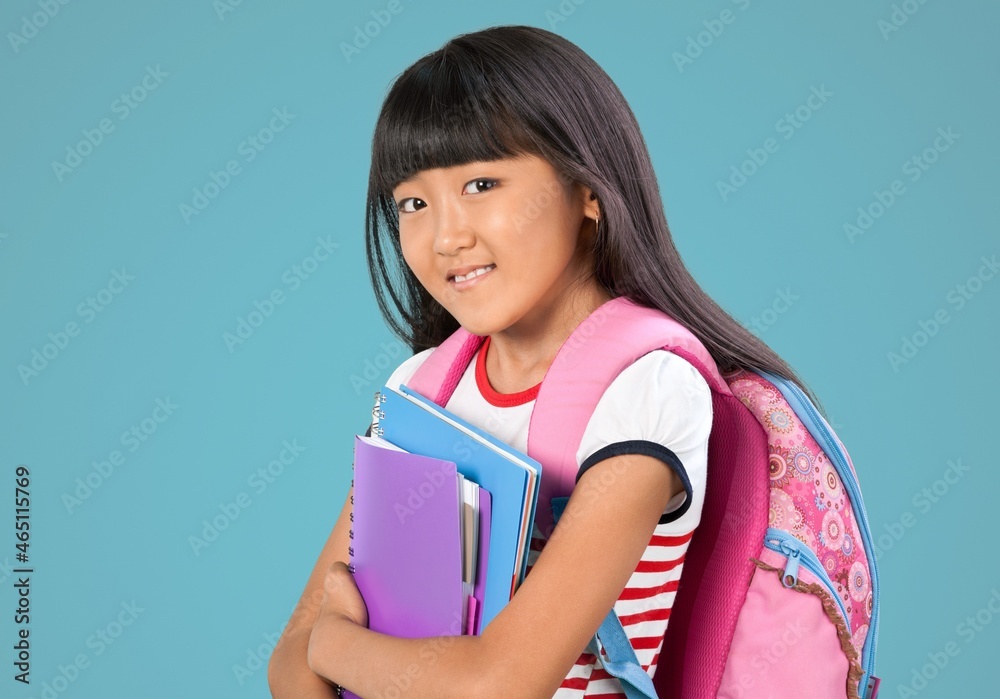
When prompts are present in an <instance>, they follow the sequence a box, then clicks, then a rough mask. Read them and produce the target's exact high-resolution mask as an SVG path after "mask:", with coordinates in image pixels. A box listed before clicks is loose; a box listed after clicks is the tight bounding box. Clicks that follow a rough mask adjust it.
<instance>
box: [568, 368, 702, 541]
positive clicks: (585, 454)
mask: <svg viewBox="0 0 1000 699" xmlns="http://www.w3.org/2000/svg"><path fill="white" fill-rule="evenodd" d="M711 427H712V392H711V389H710V388H709V387H708V382H706V381H705V379H704V377H703V376H702V375H701V374H700V373H699V372H698V370H697V369H695V368H694V366H693V365H692V364H691V363H690V362H688V361H687V360H685V359H684V358H682V357H680V356H678V355H676V354H674V353H673V352H668V351H666V350H653V351H652V352H649V353H647V354H645V355H643V356H642V357H640V358H639V359H637V360H636V361H635V362H634V363H633V364H631V365H630V366H628V367H626V368H625V370H624V371H622V373H621V374H619V375H618V377H617V378H616V379H615V380H614V381H613V382H612V384H611V385H610V386H609V387H608V389H607V390H606V391H605V392H604V395H603V396H601V399H600V401H599V402H598V404H597V407H596V408H595V409H594V413H593V415H591V417H590V421H589V422H588V423H587V428H586V430H585V431H584V435H583V439H582V440H581V442H580V449H579V450H578V451H577V463H578V464H579V471H578V472H577V480H578V481H579V479H580V476H582V475H583V473H584V472H585V471H586V470H587V469H588V468H590V467H591V466H594V465H595V464H597V463H599V462H601V461H603V460H604V459H607V458H609V457H612V456H618V455H620V454H644V455H647V456H653V457H656V458H658V459H660V460H661V461H663V462H664V464H666V466H667V467H668V468H670V469H672V470H673V471H674V472H675V473H677V475H678V477H679V478H680V479H681V482H682V483H683V484H684V490H683V492H681V493H679V494H678V495H676V496H675V497H674V498H672V499H671V500H670V502H669V503H667V507H666V508H665V509H664V511H663V515H662V516H661V517H660V522H659V523H660V524H665V523H667V522H674V521H678V520H681V519H683V524H684V526H685V527H690V528H693V527H694V526H697V524H698V522H699V521H700V519H701V509H702V506H703V504H704V500H705V483H706V475H707V471H708V435H709V432H710V431H711Z"/></svg>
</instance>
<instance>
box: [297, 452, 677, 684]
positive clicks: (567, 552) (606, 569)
mask: <svg viewBox="0 0 1000 699" xmlns="http://www.w3.org/2000/svg"><path fill="white" fill-rule="evenodd" d="M682 491H683V485H682V484H681V481H680V479H679V478H678V477H677V475H676V474H675V473H674V471H673V470H672V469H670V468H669V467H668V466H667V465H666V464H664V463H663V462H662V461H660V460H659V459H656V458H654V457H651V456H645V455H638V454H624V455H620V456H615V457H611V458H608V459H605V460H604V461H602V462H600V463H599V464H597V465H595V466H593V467H591V468H589V469H588V470H587V471H585V472H584V474H583V476H581V478H580V481H579V482H578V483H577V484H576V487H575V488H574V490H573V492H572V495H571V497H570V499H569V501H568V503H567V505H566V509H565V511H564V512H563V515H562V517H561V518H560V520H559V524H558V525H557V526H556V528H555V530H554V531H553V533H552V536H551V537H550V539H549V541H548V542H547V543H546V544H545V548H544V549H543V550H542V552H541V554H540V555H539V557H538V560H537V561H536V562H535V564H534V566H533V567H532V569H531V574H530V575H528V576H527V577H526V578H525V580H524V582H523V583H522V585H521V587H520V588H519V589H518V591H517V594H515V595H514V598H513V599H512V600H511V601H510V602H509V603H508V604H507V606H506V607H504V609H503V610H502V611H501V612H500V613H499V614H498V615H497V617H496V618H495V619H493V621H492V622H491V623H490V624H489V625H488V626H487V627H486V629H485V630H484V631H483V634H482V635H481V636H439V637H435V638H424V639H404V638H396V637H393V636H388V635H385V634H380V633H376V632H373V631H370V630H369V629H366V628H364V627H363V626H359V625H358V624H355V623H353V622H352V621H350V620H348V619H345V618H344V617H341V616H338V615H335V614H330V615H324V616H323V618H322V619H321V620H320V621H319V623H317V624H316V626H315V629H314V632H313V634H312V641H311V643H310V647H309V661H310V666H311V667H312V669H313V670H314V671H315V672H317V673H318V674H319V675H321V676H323V677H327V678H329V679H330V680H331V681H335V682H337V683H339V684H342V685H344V686H345V687H347V688H348V689H350V690H352V691H353V692H354V693H356V694H358V695H359V696H372V697H375V696H394V695H396V694H399V695H401V696H406V697H408V698H409V699H425V698H426V699H431V698H433V699H447V698H448V697H461V698H462V699H465V698H466V697H470V696H474V697H483V698H488V697H511V696H516V697H538V698H539V699H543V698H544V699H548V698H549V697H551V696H552V695H553V694H554V693H555V692H556V690H557V689H558V688H559V685H560V684H561V683H562V681H563V679H564V678H565V677H566V674H567V673H568V672H569V671H570V669H571V668H572V667H573V664H574V662H575V661H576V660H577V659H578V658H579V657H580V654H581V653H583V652H584V650H585V648H586V646H587V643H588V642H589V640H590V638H591V637H592V636H593V635H594V633H596V631H597V628H598V627H599V626H600V624H601V622H602V621H603V620H604V618H605V617H606V616H607V614H608V611H609V610H610V609H611V608H612V607H613V606H614V603H615V602H616V601H617V599H618V596H619V595H620V594H621V591H622V590H623V589H624V587H625V585H626V583H627V582H628V580H629V578H630V577H631V576H632V573H633V572H634V571H635V568H636V566H637V565H638V563H639V560H640V558H641V557H642V554H643V552H644V551H645V549H646V546H647V545H648V544H649V541H650V539H651V537H652V535H653V531H654V529H655V527H656V525H657V524H658V522H659V518H660V515H661V514H662V513H663V510H664V508H666V506H667V503H668V502H669V501H670V498H672V497H673V496H674V495H676V494H678V493H680V492H682Z"/></svg>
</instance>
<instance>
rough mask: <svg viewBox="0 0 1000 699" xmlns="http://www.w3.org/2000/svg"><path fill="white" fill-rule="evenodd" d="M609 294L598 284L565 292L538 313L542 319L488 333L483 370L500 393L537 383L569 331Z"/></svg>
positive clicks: (604, 300)
mask: <svg viewBox="0 0 1000 699" xmlns="http://www.w3.org/2000/svg"><path fill="white" fill-rule="evenodd" d="M611 298H612V296H611V295H610V294H609V293H608V292H607V291H606V290H605V289H604V288H603V287H601V286H600V285H598V284H593V285H591V286H588V287H587V288H586V290H581V291H578V293H576V294H572V295H568V296H567V297H566V298H565V299H563V300H561V301H558V302H557V303H556V304H555V305H556V306H558V307H550V308H547V309H544V313H542V314H540V315H541V316H542V317H543V318H544V319H545V320H544V321H540V322H538V323H536V324H535V325H534V326H533V327H531V328H530V329H528V330H525V329H524V328H523V327H522V326H521V324H519V328H518V329H517V330H516V331H515V330H513V329H510V328H508V329H507V330H503V331H501V332H497V333H494V334H492V335H491V336H490V347H489V352H488V353H487V356H486V373H487V375H488V376H489V379H490V384H491V385H492V386H493V388H494V389H495V390H497V391H499V392H501V393H516V392H518V391H523V390H525V389H528V388H531V387H532V386H534V385H536V384H537V383H539V382H540V381H541V380H542V379H543V378H544V377H545V372H547V371H548V369H549V366H550V365H551V364H552V360H554V359H555V356H556V354H557V353H558V352H559V348H560V347H562V346H563V344H564V343H565V342H566V340H567V339H568V338H569V336H570V335H571V334H572V333H573V331H574V330H575V329H576V328H577V326H579V325H580V323H581V322H583V320H584V319H586V318H587V316H589V315H590V314H591V313H593V312H594V311H595V310H596V309H597V308H599V307H600V306H601V305H602V304H604V303H605V302H607V301H609V300H611Z"/></svg>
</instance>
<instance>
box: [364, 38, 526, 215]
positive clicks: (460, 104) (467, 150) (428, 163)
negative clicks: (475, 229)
mask: <svg viewBox="0 0 1000 699" xmlns="http://www.w3.org/2000/svg"><path fill="white" fill-rule="evenodd" d="M428 58H430V59H433V60H427V61H422V62H420V63H418V64H417V65H415V66H413V67H412V68H411V69H410V70H409V71H407V72H405V73H404V74H403V75H402V76H400V78H399V80H397V82H396V83H395V84H394V85H393V87H392V89H391V91H390V92H389V95H388V96H387V97H386V101H385V104H384V106H383V108H382V113H381V114H380V115H379V120H378V124H377V126H376V129H375V133H374V136H373V139H372V163H373V165H374V168H373V171H372V184H373V185H374V186H375V187H376V189H377V191H378V192H379V193H381V194H382V196H384V197H386V198H391V192H392V190H393V189H394V188H395V187H396V186H397V185H398V184H399V183H400V182H402V181H403V180H406V179H409V178H410V177H412V176H413V175H415V174H416V173H418V172H419V171H421V170H427V169H430V168H439V167H452V166H455V165H464V164H466V163H470V162H475V161H489V160H498V159H501V158H508V157H514V156H518V155H522V154H526V153H533V154H539V155H540V150H539V146H538V145H537V138H536V137H535V136H534V135H533V134H532V133H531V132H530V131H529V130H528V129H527V128H526V127H525V126H524V121H523V120H522V119H521V118H519V117H518V116H517V115H516V114H515V113H514V112H513V111H512V110H511V109H510V108H509V107H508V106H505V105H511V104H516V103H517V99H516V97H514V96H513V95H505V94H503V93H502V91H500V88H499V85H500V84H503V82H504V81H502V80H500V79H499V76H487V75H486V74H484V73H483V72H481V71H480V70H469V68H468V62H466V64H465V65H464V66H462V67H459V66H457V65H450V62H451V61H455V62H456V63H457V62H459V61H461V60H462V58H463V57H460V56H453V57H451V58H450V59H449V57H447V56H445V55H443V54H441V55H438V56H432V57H428ZM493 77H496V78H497V79H496V80H493V79H491V78H493ZM512 98H513V99H512Z"/></svg>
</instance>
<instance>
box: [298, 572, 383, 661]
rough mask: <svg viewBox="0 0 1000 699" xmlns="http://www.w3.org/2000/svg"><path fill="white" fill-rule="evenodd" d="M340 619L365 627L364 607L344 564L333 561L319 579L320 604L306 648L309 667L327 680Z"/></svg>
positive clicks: (366, 609) (366, 620) (359, 593)
mask: <svg viewBox="0 0 1000 699" xmlns="http://www.w3.org/2000/svg"><path fill="white" fill-rule="evenodd" d="M344 621H349V622H351V623H354V624H357V625H358V626H364V627H366V628H367V626H368V607H366V606H365V601H364V599H362V597H361V592H360V591H359V590H358V586H357V583H355V582H354V576H353V575H351V571H349V570H348V569H347V564H346V563H343V562H341V561H334V562H333V565H331V566H330V570H328V571H327V573H326V577H325V578H324V579H323V601H322V602H321V603H320V609H319V616H318V617H317V618H316V621H315V623H314V624H313V627H312V631H310V633H309V644H308V646H307V648H306V662H307V664H308V665H309V669H310V670H312V671H313V672H314V673H315V674H317V675H319V676H320V677H322V678H324V679H327V680H329V677H330V670H331V668H332V665H331V663H332V662H334V660H333V659H332V658H331V652H330V646H331V642H332V638H333V637H334V635H335V634H336V633H337V629H338V628H343V626H342V624H343V622H344ZM334 647H336V646H334Z"/></svg>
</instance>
